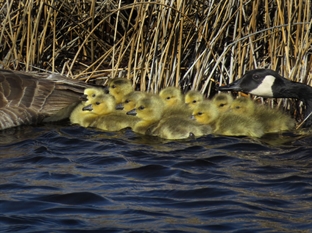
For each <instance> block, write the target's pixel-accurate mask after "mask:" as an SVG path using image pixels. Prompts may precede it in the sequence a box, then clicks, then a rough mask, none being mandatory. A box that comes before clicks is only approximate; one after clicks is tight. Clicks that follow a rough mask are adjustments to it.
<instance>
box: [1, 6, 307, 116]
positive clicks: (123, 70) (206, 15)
mask: <svg viewBox="0 0 312 233" xmlns="http://www.w3.org/2000/svg"><path fill="white" fill-rule="evenodd" d="M0 18H1V22H2V23H1V27H0V42H1V44H0V60H1V62H0V65H1V67H3V68H9V69H16V70H26V71H48V72H57V73H61V74H64V75H67V76H68V77H71V78H74V79H81V80H85V81H90V82H91V81H93V82H100V83H105V81H106V79H107V78H113V77H126V78H128V79H131V80H133V83H134V84H135V85H136V88H137V89H138V90H142V91H149V92H155V93H157V92H158V91H159V90H160V89H161V88H163V87H165V86H169V85H174V86H180V87H181V88H182V90H183V91H184V92H186V91H187V90H190V89H196V90H200V91H201V92H202V93H204V94H205V95H206V96H207V97H209V96H211V95H213V94H214V93H215V92H216V91H215V87H216V86H219V85H223V84H225V83H229V82H232V81H234V80H235V79H237V78H239V77H241V76H242V74H244V73H245V71H247V70H250V69H254V68H271V69H274V70H277V71H278V72H279V73H281V74H282V75H284V76H285V77H287V78H289V79H291V80H294V81H299V82H302V83H306V84H309V85H311V79H312V69H311V65H312V60H311V59H312V57H311V53H312V46H311V44H312V36H311V33H312V28H311V24H312V17H311V2H310V1H307V0H290V1H286V0H254V1H250V0H240V1H237V0H225V1H215V0H207V1H203V0H199V1H196V0H194V1H182V0H178V1H173V0H153V1H151V0H146V1H142V0H141V1H140V0H133V1H129V0H126V1H121V0H119V1H118V0H117V1H114V0H106V1H95V0H64V1H56V0H40V1H39V0H19V1H17V0H3V1H1V2H0ZM269 103H270V104H274V103H275V101H271V102H269ZM278 104H279V105H281V106H284V107H287V108H290V107H289V106H290V104H289V101H287V100H283V101H279V102H278ZM293 109H295V108H293ZM294 111H296V110H294Z"/></svg>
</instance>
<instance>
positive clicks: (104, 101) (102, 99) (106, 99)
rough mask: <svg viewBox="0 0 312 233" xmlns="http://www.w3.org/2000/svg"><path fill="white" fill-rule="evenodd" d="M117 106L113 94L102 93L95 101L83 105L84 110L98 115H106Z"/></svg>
mask: <svg viewBox="0 0 312 233" xmlns="http://www.w3.org/2000/svg"><path fill="white" fill-rule="evenodd" d="M115 107H116V102H115V98H114V97H113V96H112V95H109V94H106V95H100V96H97V97H95V99H94V101H93V102H92V103H91V104H89V105H86V106H85V107H83V109H82V110H83V111H90V112H92V113H94V114H97V115H105V114H109V113H111V112H113V111H114V110H115Z"/></svg>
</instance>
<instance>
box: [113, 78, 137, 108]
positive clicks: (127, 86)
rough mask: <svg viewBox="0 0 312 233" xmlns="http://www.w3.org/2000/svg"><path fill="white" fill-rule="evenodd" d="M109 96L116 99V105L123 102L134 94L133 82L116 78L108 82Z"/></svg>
mask: <svg viewBox="0 0 312 233" xmlns="http://www.w3.org/2000/svg"><path fill="white" fill-rule="evenodd" d="M108 91H109V94H111V95H112V96H114V97H115V100H116V104H119V103H121V102H122V98H123V97H124V96H125V95H127V94H129V93H131V92H133V91H134V89H133V87H132V84H131V81H130V80H129V79H126V78H114V79H111V80H110V81H109V82H108Z"/></svg>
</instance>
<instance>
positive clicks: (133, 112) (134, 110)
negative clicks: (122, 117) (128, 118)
mask: <svg viewBox="0 0 312 233" xmlns="http://www.w3.org/2000/svg"><path fill="white" fill-rule="evenodd" d="M136 114H137V112H136V109H132V110H130V111H129V112H127V115H132V116H136Z"/></svg>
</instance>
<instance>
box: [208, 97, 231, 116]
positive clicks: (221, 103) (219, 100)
mask: <svg viewBox="0 0 312 233" xmlns="http://www.w3.org/2000/svg"><path fill="white" fill-rule="evenodd" d="M212 102H213V103H214V104H215V105H216V106H217V108H218V111H219V112H226V111H227V110H228V109H229V108H230V106H231V104H232V102H233V97H232V96H231V95H230V94H227V93H219V94H217V95H215V96H214V97H213V98H212Z"/></svg>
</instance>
